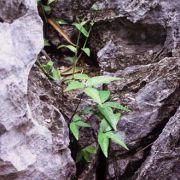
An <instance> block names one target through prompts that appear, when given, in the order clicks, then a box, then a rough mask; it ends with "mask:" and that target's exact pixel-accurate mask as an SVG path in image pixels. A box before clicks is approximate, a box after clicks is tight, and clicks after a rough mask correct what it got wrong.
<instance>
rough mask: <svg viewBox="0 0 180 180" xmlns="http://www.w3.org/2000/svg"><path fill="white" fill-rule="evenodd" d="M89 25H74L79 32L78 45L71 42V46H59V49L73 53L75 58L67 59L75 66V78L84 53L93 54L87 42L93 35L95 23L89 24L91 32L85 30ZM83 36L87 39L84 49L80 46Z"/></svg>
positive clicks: (78, 23) (77, 23) (81, 23)
mask: <svg viewBox="0 0 180 180" xmlns="http://www.w3.org/2000/svg"><path fill="white" fill-rule="evenodd" d="M87 23H88V21H84V22H75V23H73V24H72V25H73V26H74V27H75V28H76V29H77V30H78V37H77V41H76V44H73V43H71V42H70V44H62V45H59V46H58V49H61V48H67V49H69V50H70V51H71V52H72V53H73V56H71V57H66V59H68V60H70V61H71V62H72V64H73V76H74V74H75V69H76V66H77V63H78V61H79V60H80V58H81V56H82V54H83V53H84V54H85V55H87V56H90V54H91V52H90V49H89V48H88V47H87V41H88V38H89V36H90V33H91V29H92V26H93V22H90V23H89V25H90V28H89V30H86V28H85V26H86V25H87ZM81 35H83V37H84V38H85V40H84V43H83V46H82V47H81V46H80V38H81ZM68 42H69V40H68Z"/></svg>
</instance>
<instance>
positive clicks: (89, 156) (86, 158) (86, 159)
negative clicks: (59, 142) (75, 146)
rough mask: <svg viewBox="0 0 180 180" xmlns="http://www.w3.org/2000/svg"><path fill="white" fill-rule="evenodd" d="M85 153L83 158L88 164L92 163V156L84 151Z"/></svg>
mask: <svg viewBox="0 0 180 180" xmlns="http://www.w3.org/2000/svg"><path fill="white" fill-rule="evenodd" d="M82 153H83V157H84V159H85V161H86V162H90V161H91V154H90V153H89V152H87V151H82Z"/></svg>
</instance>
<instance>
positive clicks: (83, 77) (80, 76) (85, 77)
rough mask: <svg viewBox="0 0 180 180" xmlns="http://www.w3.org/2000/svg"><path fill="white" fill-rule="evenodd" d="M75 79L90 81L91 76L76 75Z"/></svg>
mask: <svg viewBox="0 0 180 180" xmlns="http://www.w3.org/2000/svg"><path fill="white" fill-rule="evenodd" d="M74 79H80V80H87V79H89V76H88V75H87V74H81V73H78V74H74Z"/></svg>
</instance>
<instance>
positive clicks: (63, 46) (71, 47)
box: [58, 45, 77, 54]
mask: <svg viewBox="0 0 180 180" xmlns="http://www.w3.org/2000/svg"><path fill="white" fill-rule="evenodd" d="M60 48H68V49H69V50H70V51H72V52H73V53H75V54H76V53H77V49H76V48H75V47H74V46H72V45H60V46H58V49H60Z"/></svg>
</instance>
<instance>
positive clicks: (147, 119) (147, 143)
mask: <svg viewBox="0 0 180 180" xmlns="http://www.w3.org/2000/svg"><path fill="white" fill-rule="evenodd" d="M111 75H116V76H120V77H123V78H124V79H123V80H122V81H119V82H115V83H113V84H111V85H109V89H110V90H111V91H112V92H113V96H112V99H114V100H117V101H119V102H120V103H122V104H125V105H128V106H129V107H130V109H132V112H130V113H128V114H127V115H124V116H123V117H122V119H121V122H120V123H119V132H120V134H121V136H122V137H123V138H124V139H125V142H126V144H127V145H128V147H129V149H130V151H124V150H123V149H121V148H119V147H118V146H116V145H114V144H113V145H112V146H111V153H110V160H109V161H108V164H109V165H108V169H109V171H108V177H109V178H112V177H119V178H123V179H126V178H127V179H128V178H130V177H131V175H133V173H132V172H133V171H134V172H135V171H136V170H137V169H138V167H139V166H140V164H141V163H142V162H143V160H144V158H146V156H147V149H148V148H149V147H151V145H152V144H153V142H154V141H155V139H156V138H157V137H158V135H159V134H161V131H162V129H163V128H164V126H165V125H166V123H167V122H168V120H169V118H170V117H171V116H172V114H174V112H176V109H177V108H178V107H179V104H180V99H179V97H180V94H179V92H180V91H179V87H180V78H179V77H180V59H179V58H165V59H162V60H161V61H160V62H158V63H154V64H149V65H141V66H132V67H128V68H126V69H124V70H120V71H117V72H116V73H114V74H111ZM176 138H178V137H176ZM139 153H140V155H139ZM122 163H123V164H126V165H122ZM172 163H173V161H172ZM113 167H114V168H113ZM117 167H118V168H117ZM133 167H134V168H133ZM142 167H143V166H142ZM113 172H114V173H113Z"/></svg>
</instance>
